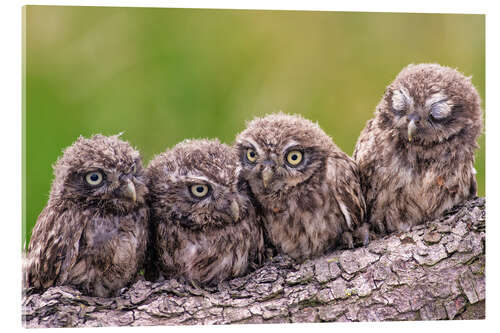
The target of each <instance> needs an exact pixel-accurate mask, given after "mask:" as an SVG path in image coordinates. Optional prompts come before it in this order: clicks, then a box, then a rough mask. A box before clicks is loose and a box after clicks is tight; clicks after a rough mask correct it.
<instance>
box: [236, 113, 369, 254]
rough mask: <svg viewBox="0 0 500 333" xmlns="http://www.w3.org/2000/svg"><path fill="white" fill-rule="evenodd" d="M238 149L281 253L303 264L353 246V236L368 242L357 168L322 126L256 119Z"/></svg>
mask: <svg viewBox="0 0 500 333" xmlns="http://www.w3.org/2000/svg"><path fill="white" fill-rule="evenodd" d="M235 146H236V147H237V149H238V151H239V155H240V156H239V161H240V165H241V168H242V171H241V175H242V178H243V179H244V180H245V181H247V182H248V184H249V186H250V188H251V191H252V193H253V194H254V195H255V198H256V200H257V201H258V203H259V204H260V206H261V210H262V215H263V223H264V226H265V230H266V234H267V237H268V238H269V240H270V242H271V243H272V244H273V245H274V246H275V247H276V248H277V250H278V251H279V252H282V253H285V254H288V255H289V256H291V257H292V258H294V259H297V260H299V261H301V260H304V259H307V258H309V257H312V256H315V255H319V254H322V253H324V252H325V251H327V250H329V249H332V248H335V247H338V246H341V245H343V246H347V247H353V234H354V236H355V240H356V238H357V239H359V240H360V241H362V242H364V243H365V244H366V243H367V242H368V230H367V225H365V224H364V223H363V220H364V214H365V202H364V198H363V196H362V192H361V187H360V179H359V172H358V169H357V166H356V164H355V163H354V161H353V160H352V159H351V158H350V157H349V156H347V155H346V154H345V153H343V152H342V151H341V150H340V149H339V148H338V147H337V146H336V145H335V144H334V143H333V141H332V139H331V138H330V137H329V136H328V135H326V133H325V132H323V130H322V129H321V128H320V127H319V126H318V125H317V124H314V123H312V122H311V121H309V120H307V119H304V118H302V117H300V116H295V115H287V114H283V113H279V114H272V115H268V116H266V117H264V118H256V119H254V120H253V121H251V122H250V123H249V124H248V126H247V128H246V129H245V130H244V131H243V132H242V133H240V134H239V135H238V136H237V137H236V142H235Z"/></svg>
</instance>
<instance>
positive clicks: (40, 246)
mask: <svg viewBox="0 0 500 333" xmlns="http://www.w3.org/2000/svg"><path fill="white" fill-rule="evenodd" d="M84 228H85V221H84V219H82V220H76V218H75V216H74V215H73V214H71V213H70V212H69V211H67V210H66V211H63V212H57V211H56V210H54V209H52V208H51V207H50V206H47V207H45V208H44V209H43V211H42V213H41V214H40V216H39V217H38V220H37V222H36V225H35V228H34V229H33V234H32V236H31V241H30V245H29V248H28V255H27V262H26V266H25V267H26V274H27V283H28V287H34V288H35V289H38V288H48V287H51V286H53V285H55V284H56V283H57V284H62V283H64V282H65V281H66V279H67V276H68V273H69V270H70V269H71V267H72V266H73V265H74V264H75V262H76V259H77V257H78V251H79V242H80V237H81V235H82V231H83V229H84Z"/></svg>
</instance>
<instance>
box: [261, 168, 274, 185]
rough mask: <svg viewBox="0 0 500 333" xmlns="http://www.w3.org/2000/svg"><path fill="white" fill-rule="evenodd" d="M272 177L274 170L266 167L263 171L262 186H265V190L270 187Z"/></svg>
mask: <svg viewBox="0 0 500 333" xmlns="http://www.w3.org/2000/svg"><path fill="white" fill-rule="evenodd" d="M272 177H273V170H271V168H270V167H266V168H265V169H264V170H262V185H264V188H267V187H268V186H269V182H270V181H271V178H272Z"/></svg>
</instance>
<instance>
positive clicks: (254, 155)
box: [247, 148, 257, 163]
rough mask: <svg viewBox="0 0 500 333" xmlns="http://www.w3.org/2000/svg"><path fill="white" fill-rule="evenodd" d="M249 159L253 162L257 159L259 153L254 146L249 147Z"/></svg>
mask: <svg viewBox="0 0 500 333" xmlns="http://www.w3.org/2000/svg"><path fill="white" fill-rule="evenodd" d="M247 159H248V161H250V162H252V163H254V162H255V161H257V153H256V152H255V150H253V149H252V148H249V149H247Z"/></svg>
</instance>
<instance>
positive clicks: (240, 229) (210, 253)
mask: <svg viewBox="0 0 500 333" xmlns="http://www.w3.org/2000/svg"><path fill="white" fill-rule="evenodd" d="M147 173H148V175H149V181H150V182H149V188H150V191H151V192H150V196H149V202H150V206H151V213H152V214H151V220H152V223H153V229H154V236H153V238H154V240H155V242H154V243H155V244H154V246H155V249H156V257H157V260H158V261H159V262H158V264H159V268H160V271H161V272H162V273H163V275H164V276H166V277H180V278H181V279H184V280H186V281H187V282H190V283H194V284H202V285H215V284H217V283H219V282H220V281H222V280H225V279H228V278H232V277H237V276H241V275H243V274H245V273H246V272H247V271H248V270H249V268H251V266H252V265H253V264H254V263H256V264H258V263H260V261H261V257H262V254H263V251H264V241H263V235H262V230H261V227H260V225H259V223H258V219H257V216H256V213H255V209H254V206H253V204H252V202H251V200H250V197H249V195H248V190H247V189H246V188H245V184H242V183H239V182H238V173H239V169H238V168H237V155H236V153H235V151H234V149H232V148H231V147H229V146H227V145H224V144H222V143H219V141H216V140H186V141H184V142H181V143H179V144H177V145H176V146H175V147H174V148H172V149H170V150H167V151H166V152H164V153H162V154H160V155H158V156H156V157H155V158H154V159H153V161H151V163H150V164H149V166H148V169H147Z"/></svg>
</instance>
